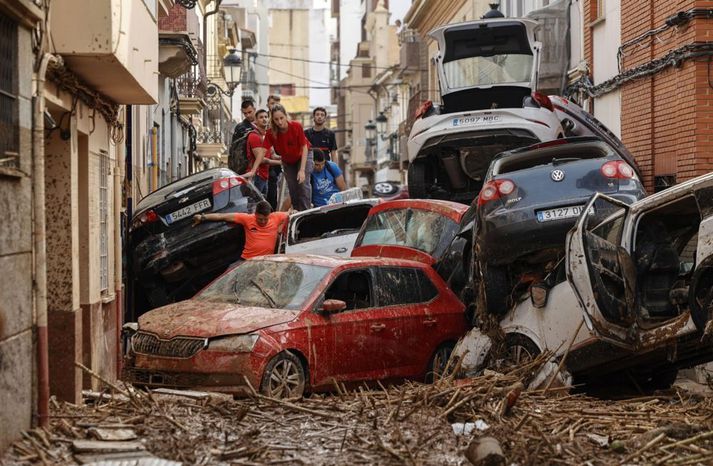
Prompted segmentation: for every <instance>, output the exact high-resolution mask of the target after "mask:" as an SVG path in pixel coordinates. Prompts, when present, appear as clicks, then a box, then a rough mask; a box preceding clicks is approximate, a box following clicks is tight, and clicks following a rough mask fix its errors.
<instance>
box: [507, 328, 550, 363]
mask: <svg viewBox="0 0 713 466" xmlns="http://www.w3.org/2000/svg"><path fill="white" fill-rule="evenodd" d="M540 352H541V351H540V348H538V347H537V345H536V344H535V342H534V341H532V340H531V339H530V338H529V337H526V336H525V335H522V334H520V333H509V334H507V335H506V336H505V355H504V359H505V360H506V362H507V363H508V364H511V365H513V366H519V365H522V364H526V363H528V362H530V361H532V360H533V359H535V358H536V357H537V356H539V355H540Z"/></svg>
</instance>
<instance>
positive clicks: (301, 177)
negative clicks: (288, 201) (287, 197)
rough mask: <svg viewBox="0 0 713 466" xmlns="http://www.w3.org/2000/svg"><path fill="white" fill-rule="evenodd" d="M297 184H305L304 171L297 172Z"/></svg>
mask: <svg viewBox="0 0 713 466" xmlns="http://www.w3.org/2000/svg"><path fill="white" fill-rule="evenodd" d="M297 182H298V183H299V184H302V183H304V182H305V171H304V170H300V171H298V172H297Z"/></svg>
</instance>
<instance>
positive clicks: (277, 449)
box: [3, 355, 713, 465]
mask: <svg viewBox="0 0 713 466" xmlns="http://www.w3.org/2000/svg"><path fill="white" fill-rule="evenodd" d="M546 357H547V356H546V355H544V356H543V357H540V358H537V359H536V360H534V361H532V362H530V363H528V364H525V365H523V366H520V367H517V368H514V369H512V370H509V371H508V372H506V373H498V372H494V371H486V372H485V373H484V374H483V375H480V376H478V377H474V378H469V379H461V380H453V379H451V378H445V379H443V380H440V381H438V382H436V383H434V384H430V385H425V384H420V383H407V384H402V385H399V386H395V387H383V386H377V387H372V388H371V389H368V388H366V387H361V388H358V389H356V390H346V389H345V388H344V387H343V386H341V385H339V384H337V383H335V391H336V392H337V393H335V394H333V395H312V396H310V397H307V398H305V399H301V400H277V399H272V398H268V397H265V396H262V395H259V394H254V395H253V396H252V397H249V398H247V399H237V400H234V399H233V398H232V397H230V396H226V395H220V394H209V393H205V392H193V391H179V390H166V389H163V390H161V389H159V390H154V391H142V390H138V389H135V388H133V387H129V386H117V385H112V386H110V387H108V388H107V390H106V391H104V392H102V393H98V392H85V396H84V403H83V404H82V405H79V406H76V405H73V404H70V403H64V402H56V401H53V403H52V410H51V422H50V427H49V429H47V430H44V429H35V430H33V431H30V432H26V433H25V434H24V436H23V438H22V439H21V440H19V441H17V442H16V443H15V444H14V445H13V446H12V447H11V448H10V449H9V450H8V452H7V454H6V456H5V458H3V464H8V465H14V464H38V463H45V464H75V463H78V464H92V463H97V462H100V461H105V462H106V461H128V463H124V464H147V463H142V462H141V461H152V463H151V464H165V465H172V464H177V463H182V464H360V463H361V464H409V465H418V464H454V465H456V464H470V463H474V464H520V465H524V464H558V463H561V464H586V463H587V462H591V463H592V464H593V463H604V464H615V463H617V464H622V463H625V464H661V463H666V464H680V465H683V464H710V463H711V462H712V461H713V399H711V398H710V397H704V396H700V395H696V394H693V393H691V392H687V391H684V390H680V389H679V390H678V391H676V390H671V391H669V392H665V393H660V394H656V395H654V396H646V397H639V398H633V399H626V400H619V401H612V400H609V401H607V400H600V399H595V398H591V397H588V396H585V395H574V394H568V393H567V392H566V391H565V390H564V389H558V388H548V389H547V390H545V389H538V390H526V389H524V387H526V386H527V385H528V382H529V381H530V380H528V379H529V378H531V377H533V376H534V375H535V374H536V373H537V372H538V370H539V368H540V367H541V366H542V364H544V363H545V360H546ZM105 464H106V463H105Z"/></svg>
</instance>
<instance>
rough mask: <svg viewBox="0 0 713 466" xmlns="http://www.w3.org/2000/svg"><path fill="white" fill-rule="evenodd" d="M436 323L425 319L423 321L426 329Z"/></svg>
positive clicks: (434, 320)
mask: <svg viewBox="0 0 713 466" xmlns="http://www.w3.org/2000/svg"><path fill="white" fill-rule="evenodd" d="M437 323H438V319H426V320H424V321H423V325H425V326H426V327H433V326H434V325H436V324H437Z"/></svg>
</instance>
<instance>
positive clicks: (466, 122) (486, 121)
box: [453, 115, 501, 127]
mask: <svg viewBox="0 0 713 466" xmlns="http://www.w3.org/2000/svg"><path fill="white" fill-rule="evenodd" d="M500 120H501V118H500V116H499V115H474V116H469V117H462V118H454V119H453V126H456V127H457V126H471V125H490V124H493V123H499V122H500Z"/></svg>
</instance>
